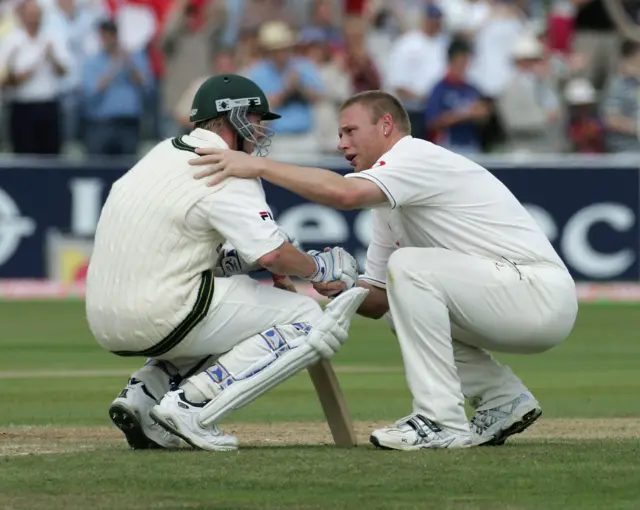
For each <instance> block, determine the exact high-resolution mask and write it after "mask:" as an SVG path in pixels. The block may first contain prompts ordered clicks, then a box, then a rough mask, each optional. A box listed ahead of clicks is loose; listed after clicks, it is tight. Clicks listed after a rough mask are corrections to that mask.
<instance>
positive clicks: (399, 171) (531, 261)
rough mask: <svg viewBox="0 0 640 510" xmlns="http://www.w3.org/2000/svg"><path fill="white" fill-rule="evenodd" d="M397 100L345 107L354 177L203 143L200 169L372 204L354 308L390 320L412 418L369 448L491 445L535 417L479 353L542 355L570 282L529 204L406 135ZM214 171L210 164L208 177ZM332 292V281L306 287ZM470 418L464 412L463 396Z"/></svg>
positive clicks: (560, 318) (524, 395)
mask: <svg viewBox="0 0 640 510" xmlns="http://www.w3.org/2000/svg"><path fill="white" fill-rule="evenodd" d="M409 132H410V125H409V120H408V117H407V114H406V111H404V109H403V108H402V106H401V105H400V103H399V102H398V101H397V99H396V98H394V97H393V96H391V95H390V94H387V93H384V92H378V91H371V92H364V93H361V94H358V95H356V96H354V97H352V98H351V99H349V100H348V101H347V102H345V104H344V105H343V107H342V109H341V116H340V127H339V137H340V143H339V149H340V150H341V151H342V152H343V153H344V155H345V157H346V158H347V160H349V161H350V163H351V165H352V166H353V167H354V168H355V170H356V173H352V174H349V175H347V176H346V177H343V176H342V175H340V174H338V173H335V172H331V171H328V170H322V169H317V168H306V167H296V166H293V165H288V164H284V163H280V162H275V161H270V160H268V159H266V160H258V159H255V158H251V157H250V156H247V155H244V154H241V153H237V152H231V151H216V150H213V151H208V152H207V154H208V155H207V156H205V157H203V158H202V159H201V160H200V161H197V162H196V161H194V162H193V164H202V165H205V164H212V163H214V164H216V165H217V166H216V168H215V169H203V170H202V171H201V172H199V174H198V177H201V178H202V177H206V176H208V175H213V174H216V175H214V177H213V178H212V180H211V182H210V184H213V183H215V182H220V181H222V180H223V179H224V178H226V177H228V176H240V177H257V176H259V177H261V178H263V179H266V180H268V181H270V182H272V183H274V184H276V185H279V186H283V187H285V188H287V189H289V190H291V191H293V192H295V193H298V194H300V195H302V196H304V197H305V198H307V199H309V200H312V201H315V202H319V203H322V204H325V205H330V206H333V207H336V208H340V209H353V208H363V207H371V208H373V238H372V242H371V244H370V246H369V248H368V252H367V257H366V267H365V271H364V274H363V275H361V276H360V277H359V281H358V285H361V286H363V287H367V288H369V289H370V292H369V294H368V296H367V297H366V299H365V301H364V302H363V304H362V305H361V306H360V308H359V310H358V313H359V314H361V315H364V316H367V317H372V318H380V317H383V316H384V317H385V318H386V319H387V320H389V321H390V322H391V324H392V326H393V327H394V329H395V332H396V334H397V337H398V341H399V343H400V347H401V350H402V355H403V359H404V363H405V369H406V375H407V381H408V385H409V388H410V390H411V393H412V395H413V414H412V415H410V416H409V417H407V418H404V419H402V420H400V421H399V422H397V423H396V424H394V425H393V426H391V427H386V428H383V429H379V430H377V431H375V432H374V433H373V434H372V438H371V439H372V442H373V443H374V444H376V445H377V446H382V447H386V448H395V449H403V450H408V449H417V448H438V447H440V448H442V447H456V446H469V445H472V444H482V443H487V442H491V443H493V444H502V442H504V440H505V439H506V437H508V436H509V435H511V434H513V433H516V432H520V431H522V430H524V428H526V427H527V426H529V425H530V424H531V423H533V421H535V419H536V418H537V417H538V416H539V415H540V413H541V411H540V406H539V404H538V403H537V401H536V400H535V398H534V397H533V396H532V395H531V393H530V392H529V390H528V389H527V388H526V387H525V386H524V384H523V383H522V382H521V381H520V379H519V378H518V377H516V376H515V375H514V374H513V372H512V371H511V370H510V369H509V368H508V367H506V366H503V365H501V364H499V363H498V362H497V361H496V360H495V359H494V358H493V357H492V356H491V355H490V354H489V352H488V351H500V352H510V353H536V352H542V351H545V350H547V349H550V348H552V347H553V346H556V345H558V344H559V343H560V342H562V341H563V340H564V339H565V338H566V337H567V336H568V334H569V333H570V332H571V330H572V328H573V325H574V321H575V318H576V314H577V309H578V305H577V297H576V290H575V284H574V281H573V279H572V278H571V276H570V274H569V272H568V270H567V268H566V267H565V265H564V264H563V262H562V260H561V259H560V258H559V256H558V255H557V254H556V252H555V251H554V249H553V247H552V246H551V244H550V242H549V241H548V239H547V238H546V237H545V235H544V234H543V232H542V231H541V229H540V228H539V227H538V225H537V224H536V223H535V221H534V220H533V218H532V217H531V216H530V214H529V213H528V212H527V211H526V209H525V208H524V207H523V206H522V205H521V204H520V203H519V202H518V200H517V199H516V198H515V197H514V196H513V194H512V193H511V192H510V191H509V190H508V189H507V188H506V187H505V186H504V185H503V184H502V183H501V182H500V181H499V180H498V179H497V178H496V177H494V176H493V175H492V174H491V173H490V172H489V171H488V170H486V169H485V168H483V167H481V166H480V165H478V164H476V163H474V162H472V161H470V160H469V159H467V158H465V157H463V156H460V155H457V154H454V153H452V152H450V151H448V150H446V149H444V148H441V147H439V146H437V145H434V144H431V143H429V142H427V141H424V140H420V139H414V138H412V137H411V136H408V135H407V133H409ZM216 172H218V173H216ZM315 287H316V289H317V290H318V291H319V292H321V293H323V294H325V295H327V296H331V295H332V294H335V293H336V292H339V290H340V286H339V285H335V284H328V285H315ZM465 397H466V398H467V399H469V401H470V403H471V405H473V406H474V407H475V408H476V414H475V416H474V418H473V419H472V420H471V423H470V422H469V421H468V420H467V417H466V415H465V410H464V399H465Z"/></svg>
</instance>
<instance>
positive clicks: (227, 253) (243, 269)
mask: <svg viewBox="0 0 640 510" xmlns="http://www.w3.org/2000/svg"><path fill="white" fill-rule="evenodd" d="M260 269H262V266H261V265H260V264H258V263H257V262H254V263H253V264H250V263H249V262H247V261H246V260H244V259H243V258H242V257H241V256H240V253H238V250H236V249H235V248H234V247H233V245H231V244H229V243H224V244H221V245H220V246H218V260H217V262H216V265H215V267H214V268H213V276H216V277H218V278H224V277H226V276H233V275H237V274H247V273H250V272H251V271H258V270H260Z"/></svg>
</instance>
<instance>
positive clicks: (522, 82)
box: [497, 32, 566, 153]
mask: <svg viewBox="0 0 640 510" xmlns="http://www.w3.org/2000/svg"><path fill="white" fill-rule="evenodd" d="M544 57H545V53H544V48H543V46H542V44H541V43H540V41H538V39H537V38H536V37H535V35H534V34H532V33H529V32H524V33H523V34H522V36H521V37H520V38H519V39H518V41H517V42H516V44H515V46H514V47H513V49H512V58H513V60H514V62H515V66H516V68H515V73H514V74H513V76H512V78H511V79H510V80H509V82H508V85H507V87H506V88H505V90H504V92H503V93H502V95H501V96H500V98H499V99H498V103H497V104H498V111H499V114H500V118H501V121H502V123H503V125H504V128H505V130H506V133H507V142H506V149H507V150H508V151H510V152H536V153H554V152H563V151H564V150H565V149H566V143H565V138H564V131H563V125H564V123H563V119H562V115H561V110H560V99H559V97H558V94H557V92H556V91H555V89H554V87H553V81H552V78H551V77H550V75H549V66H548V63H547V62H546V61H545V58H544Z"/></svg>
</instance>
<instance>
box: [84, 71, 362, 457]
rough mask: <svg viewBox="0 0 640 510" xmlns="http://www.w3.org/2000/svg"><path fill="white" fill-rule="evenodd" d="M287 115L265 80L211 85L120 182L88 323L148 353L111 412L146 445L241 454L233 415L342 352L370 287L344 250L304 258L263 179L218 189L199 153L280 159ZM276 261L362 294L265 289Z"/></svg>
mask: <svg viewBox="0 0 640 510" xmlns="http://www.w3.org/2000/svg"><path fill="white" fill-rule="evenodd" d="M276 118H278V115H277V114H275V113H273V112H271V111H270V110H269V103H268V101H267V98H266V96H265V94H264V93H263V91H262V90H261V89H260V88H259V87H258V86H257V85H256V84H255V83H253V82H252V81H250V80H248V79H246V78H243V77H241V76H237V75H232V74H226V75H219V76H214V77H212V78H210V79H208V80H207V81H206V82H205V83H204V84H203V85H202V86H201V87H200V89H199V90H198V92H197V93H196V96H195V98H194V101H193V107H192V110H191V120H192V121H193V122H194V123H195V128H194V130H193V131H192V132H191V133H189V134H188V135H184V136H181V137H179V138H173V139H168V140H165V141H162V142H160V143H159V144H158V145H157V146H156V147H154V148H153V149H152V150H151V151H150V152H149V153H148V154H147V155H146V156H144V158H142V160H140V161H139V162H138V163H137V164H136V165H135V166H134V167H133V168H131V169H130V170H129V171H128V172H127V173H126V174H125V175H124V176H122V177H121V178H120V179H119V180H118V181H117V182H116V183H115V184H114V185H113V187H112V189H111V191H110V193H109V196H108V198H107V201H106V203H105V205H104V208H103V209H102V213H101V216H100V220H99V222H98V227H97V231H96V236H95V247H94V251H93V254H92V257H91V261H90V264H89V270H88V274H87V289H86V313H87V320H88V323H89V326H90V328H91V331H92V333H93V335H94V336H95V338H96V340H97V341H98V343H99V344H100V345H101V346H102V347H103V348H104V349H106V350H108V351H110V352H112V353H114V354H115V355H117V356H125V357H132V356H135V357H140V358H143V359H145V360H146V362H145V363H144V366H143V367H142V368H140V369H139V370H137V371H136V372H135V373H134V374H132V375H131V377H130V378H129V380H128V381H127V384H126V386H125V388H124V389H123V390H122V391H121V393H120V394H119V395H118V396H117V397H116V399H115V400H114V401H113V402H112V403H111V406H110V408H109V415H110V417H111V419H112V421H113V422H114V424H115V425H116V426H117V427H118V428H120V430H121V431H122V432H123V433H124V435H125V438H126V440H127V442H128V443H129V445H130V446H131V447H132V448H134V449H148V448H176V447H179V446H180V445H181V441H180V439H182V440H184V441H185V442H186V443H187V444H189V445H191V447H194V448H197V449H202V450H209V451H221V450H235V449H236V448H237V447H238V439H237V438H236V437H234V436H232V435H230V434H226V433H224V432H223V431H222V430H221V429H220V427H219V422H220V421H221V420H223V419H224V418H225V417H226V416H227V415H228V414H229V413H230V412H231V411H232V410H234V409H237V408H239V407H242V406H244V405H245V404H247V403H248V402H250V401H252V400H253V399H255V398H257V397H259V396H260V395H262V394H263V393H265V392H266V391H267V390H269V389H270V388H273V387H274V386H276V385H278V384H279V383H281V382H283V381H284V380H286V379H288V378H289V377H291V376H292V375H294V374H295V373H297V372H299V371H301V370H303V369H305V368H307V367H308V366H310V365H313V364H316V363H317V362H318V361H320V360H321V359H322V358H330V357H332V356H333V355H334V354H335V352H336V351H337V350H338V349H339V348H340V347H341V345H342V343H343V342H344V341H345V340H346V338H347V332H348V329H349V326H350V321H351V318H352V316H353V315H354V313H355V311H356V310H357V309H358V307H359V306H360V304H361V302H362V300H363V299H364V297H365V295H366V294H367V292H368V290H366V289H362V288H355V282H356V279H357V275H358V268H357V264H356V261H355V259H354V258H353V257H352V256H351V255H350V254H348V253H347V252H345V251H344V250H343V249H342V248H339V247H335V248H333V249H331V250H329V251H326V252H315V251H312V252H307V253H305V252H302V251H300V250H299V249H298V248H297V247H296V246H295V245H294V244H292V239H291V238H290V237H289V236H288V235H287V234H285V233H284V232H283V231H282V230H281V229H280V228H279V227H278V225H277V223H276V222H275V221H274V219H273V215H272V214H271V211H270V209H269V207H268V205H267V202H266V199H265V193H264V190H263V189H262V184H261V181H260V180H259V179H229V180H226V181H225V182H224V183H222V184H221V185H220V186H214V187H208V186H207V185H206V183H205V182H204V181H199V180H196V179H194V178H193V174H194V173H195V170H196V169H195V168H194V167H193V166H191V165H189V160H190V159H192V158H193V157H196V149H197V148H213V147H215V148H223V149H233V150H240V151H244V152H247V153H254V152H255V153H258V154H266V150H267V147H268V146H269V143H270V139H271V136H272V133H271V132H270V131H269V130H268V129H267V128H266V127H264V126H263V125H262V122H263V121H265V120H270V119H276ZM258 268H265V269H267V270H269V271H270V272H272V273H274V274H278V275H294V276H297V277H300V278H302V279H305V280H308V281H311V282H331V281H338V280H341V281H343V282H344V284H345V287H346V288H347V289H348V290H347V291H346V292H344V293H343V294H342V295H341V296H339V297H338V298H336V299H334V300H333V301H332V303H331V305H330V306H328V307H327V308H326V309H325V310H324V311H323V310H322V309H321V308H320V306H319V305H318V304H317V303H316V302H315V301H314V300H313V299H312V298H311V297H307V296H304V295H300V294H295V293H291V292H287V291H286V290H282V289H280V288H275V287H271V286H268V285H263V284H261V283H259V282H257V281H255V280H253V279H251V278H250V277H249V276H247V275H246V273H248V272H250V271H252V270H255V269H258Z"/></svg>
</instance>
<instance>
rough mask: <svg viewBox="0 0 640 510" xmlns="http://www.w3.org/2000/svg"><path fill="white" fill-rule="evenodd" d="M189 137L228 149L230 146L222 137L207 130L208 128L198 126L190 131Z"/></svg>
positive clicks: (205, 143)
mask: <svg viewBox="0 0 640 510" xmlns="http://www.w3.org/2000/svg"><path fill="white" fill-rule="evenodd" d="M188 136H189V138H194V139H195V140H198V141H199V142H204V145H205V146H207V145H213V146H216V147H221V148H224V149H228V148H229V146H228V145H227V142H225V141H224V140H223V139H222V137H221V136H220V135H218V134H216V133H213V132H212V131H207V130H206V129H202V128H196V129H194V130H193V131H191V133H189V135H188Z"/></svg>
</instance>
